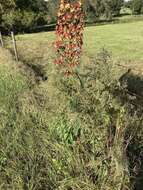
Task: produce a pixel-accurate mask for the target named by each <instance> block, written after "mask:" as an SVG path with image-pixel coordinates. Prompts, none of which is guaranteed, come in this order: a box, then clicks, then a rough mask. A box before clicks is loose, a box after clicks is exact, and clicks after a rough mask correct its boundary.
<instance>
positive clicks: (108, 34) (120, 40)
mask: <svg viewBox="0 0 143 190" xmlns="http://www.w3.org/2000/svg"><path fill="white" fill-rule="evenodd" d="M142 34H143V21H138V22H132V23H118V24H107V25H103V26H91V27H87V28H85V33H84V52H86V53H87V55H89V56H93V55H95V54H96V53H97V52H99V50H100V49H102V48H103V47H104V48H106V49H108V51H111V53H112V54H113V57H114V58H115V59H121V60H126V61H132V62H135V63H136V62H137V63H140V62H142V61H143V48H142V47H143V45H142V44H143V35H142ZM54 37H55V35H54V33H53V32H43V33H38V34H25V35H19V36H17V40H20V41H23V42H27V43H33V41H34V42H37V43H39V45H40V43H45V44H47V45H48V44H51V42H53V41H54Z"/></svg>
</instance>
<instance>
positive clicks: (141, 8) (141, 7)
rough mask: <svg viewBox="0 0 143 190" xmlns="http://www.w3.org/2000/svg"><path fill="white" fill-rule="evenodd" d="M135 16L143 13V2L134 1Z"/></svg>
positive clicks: (142, 0) (140, 0)
mask: <svg viewBox="0 0 143 190" xmlns="http://www.w3.org/2000/svg"><path fill="white" fill-rule="evenodd" d="M132 11H133V14H136V15H139V14H142V13H143V0H132Z"/></svg>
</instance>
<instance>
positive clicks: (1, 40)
mask: <svg viewBox="0 0 143 190" xmlns="http://www.w3.org/2000/svg"><path fill="white" fill-rule="evenodd" d="M0 44H1V47H4V43H3V38H2V33H1V31H0Z"/></svg>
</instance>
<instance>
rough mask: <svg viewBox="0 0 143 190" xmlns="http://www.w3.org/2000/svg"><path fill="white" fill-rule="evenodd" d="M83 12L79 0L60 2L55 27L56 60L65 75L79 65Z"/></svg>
mask: <svg viewBox="0 0 143 190" xmlns="http://www.w3.org/2000/svg"><path fill="white" fill-rule="evenodd" d="M83 30H84V12H83V8H82V2H81V0H76V1H74V2H72V3H71V2H70V1H69V0H61V2H60V7H59V12H58V22H57V26H56V42H55V48H56V53H57V56H56V60H55V64H57V65H60V66H61V67H62V71H63V72H64V73H65V74H66V75H69V74H72V73H73V72H74V69H75V68H76V67H77V66H78V65H79V64H80V57H81V52H82V45H83Z"/></svg>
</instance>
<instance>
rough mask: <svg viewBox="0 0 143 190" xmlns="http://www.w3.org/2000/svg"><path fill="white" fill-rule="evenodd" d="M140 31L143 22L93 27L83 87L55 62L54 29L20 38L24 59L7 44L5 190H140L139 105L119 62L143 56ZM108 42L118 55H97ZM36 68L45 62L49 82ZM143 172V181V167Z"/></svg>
mask: <svg viewBox="0 0 143 190" xmlns="http://www.w3.org/2000/svg"><path fill="white" fill-rule="evenodd" d="M133 26H135V28H134V30H132V31H129V30H128V28H130V29H131V28H133ZM137 28H139V30H138V29H137ZM136 31H137V33H136ZM113 33H114V35H113ZM141 33H142V22H135V23H130V24H129V23H128V24H114V25H105V26H96V27H88V28H86V29H85V37H84V40H85V44H84V58H85V59H83V60H84V64H86V66H87V65H88V67H89V68H88V69H87V70H86V68H85V67H84V66H85V65H84V64H82V67H81V70H82V69H85V70H82V71H84V72H85V73H87V72H89V71H90V74H89V76H87V78H83V81H86V82H85V86H84V87H85V88H84V89H83V88H81V87H80V83H79V81H78V80H76V79H75V78H74V77H70V78H63V77H61V76H60V75H59V72H58V71H57V69H56V68H55V66H54V64H53V63H52V62H53V56H54V54H53V49H52V47H51V46H52V42H53V41H54V38H55V36H54V33H53V32H43V33H37V34H25V35H18V36H16V39H17V45H18V52H19V57H20V60H21V61H20V62H15V61H14V59H13V57H12V56H11V54H10V52H9V51H6V50H2V49H0V57H1V59H0V120H1V123H0V189H2V190H7V189H12V190H103V189H105V190H121V188H122V187H123V188H126V189H129V190H133V188H132V185H133V184H132V183H131V180H130V179H132V175H133V177H134V178H133V180H134V181H137V180H138V182H137V183H138V185H139V186H140V185H141V180H140V178H139V179H137V180H136V178H135V177H137V176H136V174H135V173H134V170H132V169H134V168H135V167H137V166H138V158H139V156H140V152H142V141H143V139H142V134H143V130H142V115H138V114H140V106H138V105H137V106H136V105H135V106H134V105H132V106H131V105H130V101H129V100H128V96H127V97H126V96H125V94H126V93H125V91H123V89H122V88H120V86H119V82H118V79H119V77H120V76H121V75H122V71H121V70H120V69H119V68H118V67H116V66H115V64H114V59H115V62H117V60H123V63H124V62H125V61H126V60H130V59H131V60H132V63H131V64H132V65H136V61H137V62H140V61H142V58H141V55H140V54H141V52H142V49H140V48H141V44H140V43H141V40H143V39H142V34H141ZM117 37H118V38H117ZM127 39H130V41H129V40H127ZM131 39H133V41H134V46H131V47H129V44H131V43H132V40H131ZM121 41H122V42H124V43H123V44H121ZM135 41H136V46H137V47H136V48H137V49H138V54H136V55H133V54H132V53H131V52H130V49H131V48H134V47H135ZM9 47H10V46H9ZM103 47H105V48H107V49H109V51H112V53H113V58H114V59H113V61H112V60H110V59H109V57H108V53H107V52H106V51H104V52H102V53H103V54H100V59H99V60H100V61H99V60H98V59H97V60H96V58H95V54H96V53H97V52H99V51H100V49H101V48H103ZM125 49H126V52H125ZM103 55H104V57H103ZM134 56H135V57H134ZM90 57H92V58H94V59H93V60H92V61H91V60H90ZM104 58H105V59H104ZM105 62H106V64H105ZM97 63H98V64H97ZM25 64H26V65H25ZM30 66H31V67H30ZM34 68H36V69H37V68H38V69H39V70H40V69H41V68H42V69H41V70H43V68H44V72H45V71H46V74H47V76H48V80H47V81H42V79H41V78H40V79H39V76H35V75H34V73H33V70H32V69H34ZM86 79H87V80H86ZM37 80H38V81H37ZM114 90H115V91H114ZM118 91H119V92H118ZM113 92H114V93H115V94H116V95H114V93H113ZM118 93H119V94H118ZM121 94H123V95H124V96H123V97H120V96H121ZM121 98H123V99H121ZM131 101H135V102H136V99H131ZM130 107H131V110H129V112H128V109H130ZM135 109H136V110H135ZM126 141H127V142H126ZM134 141H135V142H134ZM126 143H129V145H130V147H129V148H128V146H125V145H126ZM138 152H139V155H138ZM127 153H128V155H130V159H128V158H127ZM132 154H133V155H132ZM139 173H141V174H140V177H141V179H142V171H141V168H140V167H139Z"/></svg>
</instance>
